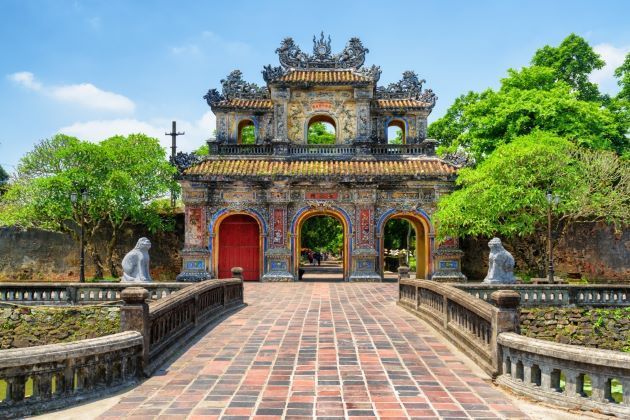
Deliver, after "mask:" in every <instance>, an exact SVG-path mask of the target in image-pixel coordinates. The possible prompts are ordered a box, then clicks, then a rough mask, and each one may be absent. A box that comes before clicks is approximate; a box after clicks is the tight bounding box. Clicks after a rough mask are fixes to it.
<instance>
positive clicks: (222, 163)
mask: <svg viewBox="0 0 630 420" xmlns="http://www.w3.org/2000/svg"><path fill="white" fill-rule="evenodd" d="M456 170H457V168H456V167H455V166H453V165H451V164H449V163H446V162H444V161H442V160H440V159H435V158H427V159H418V160H395V161H377V162H366V161H291V162H289V161H270V160H262V159H221V160H206V161H203V162H201V163H199V164H197V165H195V166H193V167H190V168H188V169H187V170H186V171H185V172H184V174H185V175H199V176H270V175H279V176H304V175H312V176H330V175H350V176H352V175H359V176H360V175H403V176H412V175H421V174H428V175H451V174H454V173H455V172H456Z"/></svg>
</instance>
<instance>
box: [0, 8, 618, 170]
mask: <svg viewBox="0 0 630 420" xmlns="http://www.w3.org/2000/svg"><path fill="white" fill-rule="evenodd" d="M0 16H2V17H3V24H2V25H0V46H1V49H2V50H1V51H0V53H1V56H2V59H1V60H0V125H1V127H2V128H1V129H0V164H1V165H2V166H3V167H4V168H5V169H7V170H8V171H12V170H13V169H14V166H15V165H16V164H17V162H18V161H19V159H20V157H21V156H22V155H23V154H24V153H26V152H27V151H29V150H31V149H32V147H33V145H34V144H35V143H36V142H37V141H38V140H40V139H42V138H46V137H50V136H51V135H53V134H55V133H57V132H61V131H63V132H66V133H68V134H72V135H76V136H78V137H80V138H84V139H86V140H92V141H98V140H101V139H103V138H106V137H108V136H110V135H113V134H114V133H117V132H120V133H121V134H127V133H129V132H138V131H142V132H146V133H147V134H150V135H154V136H159V137H160V139H161V140H162V141H163V142H164V144H165V145H167V144H168V139H167V138H166V137H164V136H163V133H164V132H165V131H166V130H168V129H169V128H170V121H171V120H172V119H176V120H178V121H179V124H180V127H181V128H182V129H183V130H185V131H186V135H185V136H182V137H179V142H180V144H181V147H182V149H184V150H192V149H194V148H196V147H198V146H199V145H201V144H202V143H203V141H204V139H206V138H207V137H209V136H210V135H211V133H212V130H213V128H214V117H213V115H212V114H211V113H210V112H209V108H208V106H207V105H206V103H205V101H204V100H203V99H202V96H203V95H204V93H205V92H206V91H207V90H208V89H209V88H211V87H219V80H220V79H221V78H223V77H225V75H227V73H228V72H230V71H231V70H233V69H235V68H238V69H241V70H242V71H243V73H244V76H245V78H246V79H247V80H248V81H251V82H256V83H259V84H260V83H262V76H261V73H260V71H261V70H262V66H263V65H266V64H270V63H271V64H274V65H277V63H278V60H277V56H276V54H275V49H276V48H277V47H278V45H279V44H280V41H281V40H282V38H284V37H286V36H291V37H293V38H294V39H295V40H296V42H297V43H298V44H299V45H300V46H301V47H302V49H303V50H306V51H310V50H311V48H312V37H313V35H314V34H315V33H317V34H319V32H320V31H321V30H324V32H326V33H327V34H330V35H331V37H332V45H333V52H338V51H340V50H341V49H342V48H343V46H344V45H345V43H346V41H347V40H348V39H349V38H350V37H352V36H358V37H359V38H361V40H362V41H363V43H364V45H365V46H366V47H367V48H369V49H370V53H369V54H368V58H367V62H366V64H367V65H371V64H378V65H380V66H381V68H382V70H383V74H382V76H381V83H382V84H386V83H390V82H394V81H397V80H398V79H399V78H400V75H401V73H402V72H403V71H404V70H408V69H409V70H415V71H416V72H417V73H418V74H419V75H420V76H421V77H422V78H425V79H426V80H427V83H426V87H428V88H431V89H433V91H434V92H436V93H437V95H438V97H439V100H438V104H437V106H436V108H435V110H434V112H433V114H432V116H431V118H430V120H435V118H436V117H439V116H441V115H443V113H444V112H445V111H446V109H447V108H448V106H449V105H450V104H451V103H452V102H453V100H454V99H455V98H456V97H457V96H458V95H460V94H462V93H464V92H467V91H469V90H482V89H485V88H487V87H496V86H498V82H499V80H500V78H502V77H504V75H505V71H506V69H508V68H510V67H513V68H518V67H521V66H524V65H527V64H528V62H529V60H530V59H531V57H532V55H533V53H534V52H535V50H536V49H537V48H540V47H542V46H543V45H545V44H550V45H557V44H558V43H559V42H560V41H562V39H563V38H564V37H566V36H567V35H568V34H570V33H571V32H575V33H577V34H579V35H581V36H583V37H584V38H586V39H587V40H588V41H589V43H590V44H591V45H592V46H594V47H595V48H596V50H597V51H598V52H600V53H601V54H602V56H603V57H604V59H605V60H607V61H608V62H610V63H611V65H610V66H608V67H607V68H605V69H604V70H603V71H601V72H599V73H598V74H596V75H593V80H595V81H597V82H598V83H600V85H601V88H602V90H604V91H606V92H611V93H614V92H615V91H616V84H615V81H614V79H613V78H612V71H613V69H614V67H615V66H618V65H619V64H620V61H621V60H623V56H624V54H625V53H627V52H628V51H630V23H629V22H630V18H629V16H630V1H603V0H600V1H580V0H571V1H551V0H547V1H533V0H532V1H515V0H514V1H509V0H504V1H498V0H497V1H482V0H477V1H395V0H388V1H368V0H363V1H342V0H336V1H328V0H318V1H317V2H313V1H308V2H302V1H296V0H294V1H242V0H232V1H229V2H227V1H221V2H218V1H217V2H210V1H148V0H145V1H132V0H127V1H118V0H108V1H63V0H0ZM615 63H616V65H615Z"/></svg>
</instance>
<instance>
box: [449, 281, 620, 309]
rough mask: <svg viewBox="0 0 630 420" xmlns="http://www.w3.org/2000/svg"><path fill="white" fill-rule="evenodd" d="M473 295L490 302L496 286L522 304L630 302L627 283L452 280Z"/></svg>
mask: <svg viewBox="0 0 630 420" xmlns="http://www.w3.org/2000/svg"><path fill="white" fill-rule="evenodd" d="M453 286H454V287H456V288H458V289H460V290H463V291H465V292H467V293H469V294H471V295H473V296H475V297H476V298H479V299H481V300H484V301H486V302H490V295H492V293H493V292H495V291H497V290H513V291H516V292H518V293H519V294H520V295H521V306H566V305H575V306H630V285H617V284H593V285H583V284H567V285H541V284H496V285H492V284H470V283H467V284H453Z"/></svg>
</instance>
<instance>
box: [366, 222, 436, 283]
mask: <svg viewBox="0 0 630 420" xmlns="http://www.w3.org/2000/svg"><path fill="white" fill-rule="evenodd" d="M392 219H404V220H406V221H408V222H409V223H410V224H411V226H412V227H413V228H414V230H415V232H416V248H415V250H414V254H415V258H416V278H417V279H429V278H430V276H431V274H432V272H433V270H432V269H431V232H432V231H431V224H430V222H429V221H428V220H427V219H426V217H424V216H423V215H422V214H420V213H416V212H404V211H392V212H391V213H389V214H385V215H384V216H383V217H381V219H380V220H379V222H378V229H379V235H380V241H379V267H380V275H381V277H383V276H384V271H385V269H384V266H385V254H384V242H385V225H386V224H387V222H388V221H389V220H392Z"/></svg>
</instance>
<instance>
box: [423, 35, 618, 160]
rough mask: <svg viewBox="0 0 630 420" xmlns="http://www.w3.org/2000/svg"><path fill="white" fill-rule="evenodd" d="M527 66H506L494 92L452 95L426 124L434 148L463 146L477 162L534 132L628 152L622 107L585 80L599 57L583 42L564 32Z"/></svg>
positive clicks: (443, 149) (448, 149)
mask: <svg viewBox="0 0 630 420" xmlns="http://www.w3.org/2000/svg"><path fill="white" fill-rule="evenodd" d="M571 60H574V61H575V62H573V61H571ZM532 64H533V65H532V66H530V67H524V68H522V69H521V70H513V69H510V70H508V76H507V77H506V78H504V79H503V80H501V86H500V88H499V89H498V90H496V91H495V90H492V89H487V90H485V91H483V92H481V93H476V92H469V93H467V94H465V95H461V96H460V97H459V98H457V99H456V100H455V102H454V104H453V105H452V106H451V107H450V108H449V109H448V111H447V113H446V115H445V116H444V117H442V118H440V119H438V120H437V121H435V122H434V123H433V124H431V125H430V127H429V135H430V136H431V137H433V138H435V139H437V140H438V142H439V145H440V149H439V151H440V152H441V153H444V152H456V151H457V150H464V151H465V152H467V153H468V154H470V155H472V156H473V157H474V159H475V160H476V161H478V162H480V161H482V160H484V159H485V158H487V157H488V156H489V155H490V154H491V153H492V152H493V151H494V150H495V149H496V148H497V147H499V146H500V145H502V144H506V143H509V142H511V141H512V140H513V139H515V138H517V137H520V136H524V135H527V134H530V133H532V132H534V131H538V130H542V131H547V132H549V133H553V134H555V135H558V136H560V137H563V138H565V139H566V140H568V141H570V142H572V143H574V144H577V145H581V146H586V147H589V148H592V149H604V150H614V151H616V152H617V153H619V154H623V153H625V152H627V151H628V150H629V143H628V138H627V136H626V134H627V133H628V130H629V129H630V119H629V118H628V110H627V108H623V107H620V106H619V105H618V104H617V103H616V102H615V100H605V98H603V97H601V95H600V94H599V91H598V89H597V85H594V84H592V83H591V82H589V81H588V75H589V74H590V72H591V71H592V70H593V69H597V68H601V67H602V65H603V61H602V60H601V59H600V58H599V56H598V55H597V54H596V53H595V52H594V51H593V50H592V48H591V47H590V46H589V45H588V43H586V41H584V40H583V39H582V38H580V37H578V36H577V35H570V36H569V37H568V38H567V39H565V40H564V41H563V42H562V44H561V45H560V46H559V47H550V46H546V47H543V48H541V49H540V50H538V51H537V52H536V54H535V56H534V58H533V59H532ZM622 73H623V71H622Z"/></svg>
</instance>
